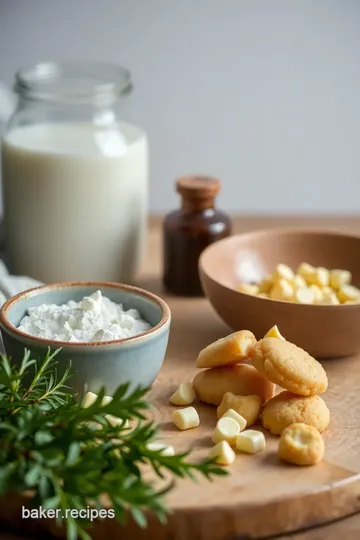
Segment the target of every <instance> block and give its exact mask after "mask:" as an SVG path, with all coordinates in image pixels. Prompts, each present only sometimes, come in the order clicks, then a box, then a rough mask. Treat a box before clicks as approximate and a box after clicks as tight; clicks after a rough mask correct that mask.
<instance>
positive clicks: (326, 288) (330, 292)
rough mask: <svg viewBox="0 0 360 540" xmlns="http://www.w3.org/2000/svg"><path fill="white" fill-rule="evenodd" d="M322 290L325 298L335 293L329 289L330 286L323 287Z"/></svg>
mask: <svg viewBox="0 0 360 540" xmlns="http://www.w3.org/2000/svg"><path fill="white" fill-rule="evenodd" d="M321 290H322V293H323V296H324V298H327V297H328V296H330V295H331V294H332V293H333V292H334V291H333V290H332V288H331V287H329V286H326V287H321Z"/></svg>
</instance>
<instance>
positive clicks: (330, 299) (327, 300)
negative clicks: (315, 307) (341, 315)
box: [321, 290, 340, 306]
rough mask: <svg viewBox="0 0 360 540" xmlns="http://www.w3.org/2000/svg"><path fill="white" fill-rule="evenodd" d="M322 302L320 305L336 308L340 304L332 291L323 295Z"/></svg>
mask: <svg viewBox="0 0 360 540" xmlns="http://www.w3.org/2000/svg"><path fill="white" fill-rule="evenodd" d="M323 296H324V298H323V300H322V302H321V304H323V305H331V306H338V305H339V304H340V300H339V299H338V297H337V296H336V293H335V292H334V291H332V290H330V292H326V294H324V293H323Z"/></svg>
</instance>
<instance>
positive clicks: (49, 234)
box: [2, 64, 148, 282]
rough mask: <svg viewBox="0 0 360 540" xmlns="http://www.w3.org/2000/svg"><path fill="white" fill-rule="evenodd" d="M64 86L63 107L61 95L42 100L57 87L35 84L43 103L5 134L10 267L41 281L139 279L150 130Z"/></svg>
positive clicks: (6, 204)
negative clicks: (83, 105)
mask: <svg viewBox="0 0 360 540" xmlns="http://www.w3.org/2000/svg"><path fill="white" fill-rule="evenodd" d="M55 66H57V65H55ZM100 67H101V64H100ZM73 69H76V66H75V68H73ZM96 69H99V66H98V65H95V68H94V71H95V72H96ZM55 71H56V70H55ZM64 71H65V73H66V69H65V68H64V69H63V71H62V72H61V75H60V76H62V79H64ZM80 71H81V69H80ZM71 73H73V72H71ZM54 76H55V77H59V75H58V74H57V73H55V75H54ZM56 82H57V83H58V82H59V81H56ZM38 86H41V84H39V85H38ZM64 87H65V88H67V87H66V84H65V85H63V86H62V88H61V90H62V94H61V99H62V103H61V105H62V107H61V110H60V112H61V114H59V111H58V110H57V108H56V106H55V104H54V98H53V100H52V101H51V100H49V99H48V101H46V99H44V92H46V91H48V92H49V95H50V90H49V89H47V88H45V89H42V93H43V96H42V97H41V96H40V94H41V92H40V91H39V88H38V87H37V88H36V91H37V92H38V93H39V101H40V107H39V109H38V110H36V109H35V110H34V105H33V104H31V103H29V104H28V109H30V113H29V110H28V113H27V115H24V106H23V109H21V108H20V110H19V112H18V117H17V116H16V114H15V117H14V118H15V121H14V120H13V121H12V122H10V125H9V129H8V130H7V132H6V133H5V136H4V139H3V144H2V166H3V175H2V178H3V201H4V210H5V221H4V226H5V240H6V250H7V253H8V256H9V261H10V265H11V270H12V272H13V273H16V274H25V275H29V276H31V277H33V278H36V279H39V280H41V281H44V282H54V281H122V282H133V280H134V278H135V277H136V274H137V272H138V269H139V265H140V262H141V256H142V253H143V248H144V240H145V225H146V223H145V222H146V211H147V183H148V145H147V138H146V134H145V132H144V131H143V130H142V129H141V128H139V127H137V126H135V125H133V124H132V123H128V122H126V121H123V120H122V119H121V116H120V118H119V117H117V116H116V115H115V112H114V110H113V101H111V102H110V104H111V107H109V102H107V101H106V99H105V96H104V95H103V96H102V101H101V100H99V103H97V102H96V99H95V98H96V94H95V95H94V96H91V99H92V100H93V101H94V102H95V103H94V102H93V101H91V103H90V104H89V103H88V101H89V100H88V101H87V102H86V112H85V111H84V110H83V109H82V108H81V105H80V103H79V102H78V101H76V99H75V98H74V96H75V97H78V96H77V94H76V92H75V91H74V89H73V86H70V89H68V88H67V94H66V98H65V99H64ZM52 91H53V92H54V90H52ZM71 92H73V93H71ZM18 93H20V94H21V89H20V90H19V92H18ZM48 97H49V96H48ZM56 97H58V96H56ZM80 97H81V99H83V97H84V91H83V90H82V94H81V96H80ZM21 98H22V100H23V101H25V102H26V97H25V99H24V96H21ZM81 99H80V101H81ZM42 100H44V101H45V104H44V105H43V104H42ZM74 101H75V103H74ZM64 102H65V105H64ZM81 103H82V101H81ZM104 103H105V104H104ZM42 107H43V108H42ZM44 108H45V111H46V114H44ZM74 109H75V110H77V111H79V113H77V114H75V110H74ZM25 110H26V105H25ZM17 118H18V119H17ZM26 120H27V121H26Z"/></svg>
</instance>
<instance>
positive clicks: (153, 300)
mask: <svg viewBox="0 0 360 540" xmlns="http://www.w3.org/2000/svg"><path fill="white" fill-rule="evenodd" d="M97 290H100V291H101V292H102V294H103V295H104V296H107V297H108V298H109V299H110V300H112V301H113V302H116V303H118V304H123V306H124V309H130V308H135V309H137V310H138V311H139V312H140V315H141V317H142V318H143V319H145V320H146V321H148V322H149V323H150V324H151V325H152V328H151V329H150V330H148V331H147V332H144V333H142V334H139V335H137V336H135V337H131V338H127V339H120V340H117V341H108V342H94V343H70V342H60V341H53V340H48V339H41V338H37V337H33V336H29V335H28V334H25V333H24V332H21V331H19V330H18V329H17V326H18V325H19V323H20V321H21V319H22V318H23V317H24V315H26V311H27V309H28V308H29V307H34V306H39V305H40V304H45V303H46V304H50V303H54V304H64V303H66V302H68V301H69V300H75V301H77V302H78V301H79V300H81V299H82V298H83V297H84V296H88V295H90V294H92V293H94V292H95V291H97ZM170 318H171V317H170V310H169V308H168V306H167V305H166V303H165V302H164V301H163V300H161V298H159V297H157V296H155V295H154V294H152V293H150V292H147V291H145V290H143V289H139V288H137V287H132V286H129V285H122V284H118V283H95V282H94V283H81V282H79V283H56V284H52V285H45V286H42V287H38V288H35V289H31V290H29V291H26V292H23V293H21V294H18V295H17V296H14V297H13V298H11V299H10V300H8V301H7V302H6V303H5V304H4V305H3V307H2V308H1V311H0V327H1V331H2V337H3V342H4V347H5V350H6V352H7V354H8V355H10V356H12V357H13V358H14V359H21V358H22V356H23V354H24V348H25V347H26V348H27V349H29V350H30V351H31V353H32V355H33V357H35V358H36V359H42V358H43V357H44V353H46V351H47V349H48V347H50V348H51V350H55V349H57V348H59V347H61V351H60V353H59V355H58V360H59V371H61V370H62V368H64V367H65V366H66V365H67V364H68V361H69V359H71V361H72V365H73V370H75V371H76V374H75V375H74V377H72V378H71V386H72V387H73V389H74V390H75V391H76V392H82V391H83V389H84V385H85V384H86V386H87V389H88V390H90V391H93V392H97V391H98V390H99V388H100V387H101V386H105V388H106V392H107V393H113V392H114V390H115V389H116V388H117V387H118V386H119V385H120V384H123V383H127V382H129V383H130V387H131V388H134V387H136V386H139V385H140V386H143V387H144V386H145V387H148V386H150V385H151V384H152V382H153V381H154V380H155V378H156V376H157V374H158V372H159V371H160V368H161V365H162V363H163V359H164V356H165V352H166V347H167V343H168V337H169V330H170Z"/></svg>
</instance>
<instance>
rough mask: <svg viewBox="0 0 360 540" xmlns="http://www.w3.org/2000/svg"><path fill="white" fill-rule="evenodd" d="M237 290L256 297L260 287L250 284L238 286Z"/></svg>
mask: <svg viewBox="0 0 360 540" xmlns="http://www.w3.org/2000/svg"><path fill="white" fill-rule="evenodd" d="M237 290H238V291H239V292H242V293H245V294H251V295H252V296H255V295H256V294H257V293H258V292H259V287H258V286H257V285H251V284H250V283H242V284H241V285H239V286H238V288H237Z"/></svg>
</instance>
